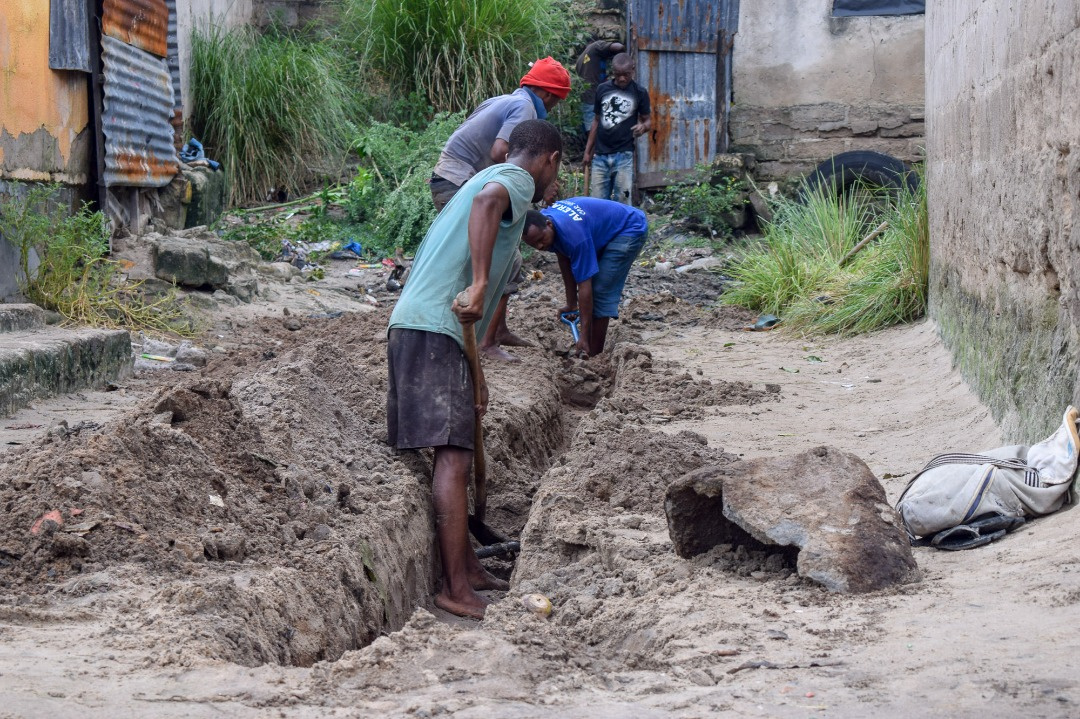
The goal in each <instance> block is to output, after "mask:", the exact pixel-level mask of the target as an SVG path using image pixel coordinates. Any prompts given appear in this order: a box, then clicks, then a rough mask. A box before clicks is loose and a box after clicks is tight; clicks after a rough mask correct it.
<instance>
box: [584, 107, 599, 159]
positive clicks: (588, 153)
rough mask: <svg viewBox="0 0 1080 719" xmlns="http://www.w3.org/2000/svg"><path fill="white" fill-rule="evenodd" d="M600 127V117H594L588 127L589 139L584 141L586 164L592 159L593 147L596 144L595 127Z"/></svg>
mask: <svg viewBox="0 0 1080 719" xmlns="http://www.w3.org/2000/svg"><path fill="white" fill-rule="evenodd" d="M598 127H600V118H599V117H594V118H593V119H592V125H591V126H590V127H589V139H588V140H586V141H585V158H584V159H585V164H586V165H588V164H589V163H590V162H592V159H593V147H594V146H595V145H596V129H597V128H598Z"/></svg>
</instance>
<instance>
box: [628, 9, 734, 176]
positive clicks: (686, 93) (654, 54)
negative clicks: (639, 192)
mask: <svg viewBox="0 0 1080 719" xmlns="http://www.w3.org/2000/svg"><path fill="white" fill-rule="evenodd" d="M628 15H629V16H628V25H629V37H630V47H631V48H633V50H634V53H635V55H636V58H635V62H636V67H637V82H638V84H640V85H641V86H642V87H644V88H646V89H647V90H648V92H649V102H650V104H651V105H652V130H651V131H650V132H649V133H648V134H646V135H643V136H642V137H640V138H638V141H637V148H636V149H637V152H636V153H635V154H636V160H635V162H636V173H635V184H636V185H637V187H639V188H643V187H660V186H664V185H669V184H672V183H674V182H678V181H680V180H682V179H686V178H687V176H688V175H690V174H691V173H692V171H693V169H694V167H695V166H696V165H701V164H706V163H709V162H711V161H712V160H713V158H714V157H715V156H716V154H717V153H718V152H720V153H722V152H726V151H727V145H728V132H727V117H728V110H729V108H730V103H731V47H732V43H733V40H734V36H735V33H736V31H737V30H738V23H739V0H660V1H659V2H658V1H657V0H630V2H629V3H628Z"/></svg>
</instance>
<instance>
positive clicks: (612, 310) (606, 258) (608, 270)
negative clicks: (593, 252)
mask: <svg viewBox="0 0 1080 719" xmlns="http://www.w3.org/2000/svg"><path fill="white" fill-rule="evenodd" d="M644 246H645V234H644V233H642V234H640V235H619V236H618V237H616V238H615V239H614V240H612V241H611V242H609V243H607V245H606V246H605V247H604V249H603V250H601V252H600V257H599V259H598V260H597V264H598V265H599V266H600V270H599V271H598V272H597V273H596V274H595V275H593V278H592V294H593V317H618V316H619V300H620V299H622V291H623V287H625V286H626V277H627V275H629V274H630V268H631V267H633V266H634V260H636V259H637V258H638V255H640V254H641V248H642V247H644Z"/></svg>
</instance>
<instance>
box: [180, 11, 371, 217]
mask: <svg viewBox="0 0 1080 719" xmlns="http://www.w3.org/2000/svg"><path fill="white" fill-rule="evenodd" d="M347 77H348V73H347V71H346V63H345V59H344V55H343V53H342V52H341V51H340V50H339V49H337V48H336V47H335V46H334V45H333V44H331V43H329V42H322V41H314V40H307V39H304V38H301V37H300V36H298V35H295V34H292V33H289V32H286V31H284V30H276V29H271V30H270V31H269V32H267V33H266V34H261V35H260V34H259V33H257V32H256V31H254V30H253V29H251V28H247V27H244V28H236V29H232V30H224V29H221V28H217V27H213V28H209V29H207V30H196V31H195V32H194V33H193V34H192V59H191V85H192V91H193V92H192V98H193V105H194V107H193V112H192V118H191V120H192V126H193V129H194V132H195V134H196V136H197V137H199V138H200V139H201V140H202V142H203V145H204V146H206V148H207V154H208V155H209V156H210V157H212V158H213V159H215V160H218V161H220V162H221V163H222V164H223V166H224V171H225V172H226V174H227V176H228V180H229V188H230V189H229V193H230V194H229V200H230V203H231V204H237V203H240V202H251V201H258V200H263V199H264V198H265V195H266V193H267V192H268V191H269V190H270V188H279V189H286V190H288V191H289V192H291V193H299V192H301V191H302V190H303V189H304V188H305V186H306V185H308V184H309V183H310V182H311V180H312V179H313V178H314V177H315V176H316V175H318V174H319V173H320V171H321V172H324V173H325V174H328V175H336V173H339V172H340V169H341V165H342V163H343V159H344V157H345V154H346V152H347V151H348V148H349V143H350V142H351V140H352V138H353V136H354V134H355V127H354V125H353V123H352V122H351V121H350V115H349V113H350V109H351V108H352V107H353V106H354V104H355V101H354V93H355V90H354V89H353V85H352V83H351V82H350V81H348V80H347ZM335 179H336V177H335Z"/></svg>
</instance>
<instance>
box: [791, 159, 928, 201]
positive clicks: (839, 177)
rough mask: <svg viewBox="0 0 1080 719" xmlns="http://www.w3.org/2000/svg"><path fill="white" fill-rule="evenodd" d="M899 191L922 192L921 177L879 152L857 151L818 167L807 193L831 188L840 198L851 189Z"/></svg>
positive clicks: (810, 175) (811, 175)
mask: <svg viewBox="0 0 1080 719" xmlns="http://www.w3.org/2000/svg"><path fill="white" fill-rule="evenodd" d="M857 184H862V185H864V186H866V187H870V188H879V187H880V188H885V189H893V190H899V189H900V188H901V187H904V186H906V187H907V188H908V190H910V191H911V192H916V191H917V190H918V189H919V175H918V174H917V173H915V172H913V171H912V170H911V169H910V168H908V166H907V165H905V164H904V163H903V162H901V161H900V160H898V159H896V158H895V157H892V156H891V155H885V154H883V153H880V152H871V151H869V150H854V151H852V152H841V153H840V154H839V155H833V156H832V157H830V158H829V159H828V160H826V161H825V162H823V163H821V164H820V165H818V166H817V169H815V170H814V171H813V172H811V173H810V174H809V175H808V176H807V178H806V184H805V189H804V192H806V193H810V192H814V191H816V190H817V189H818V188H819V187H825V188H829V190H828V192H829V194H834V195H840V194H843V193H845V192H847V191H848V190H849V189H850V188H851V187H852V186H854V185H857Z"/></svg>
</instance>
